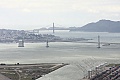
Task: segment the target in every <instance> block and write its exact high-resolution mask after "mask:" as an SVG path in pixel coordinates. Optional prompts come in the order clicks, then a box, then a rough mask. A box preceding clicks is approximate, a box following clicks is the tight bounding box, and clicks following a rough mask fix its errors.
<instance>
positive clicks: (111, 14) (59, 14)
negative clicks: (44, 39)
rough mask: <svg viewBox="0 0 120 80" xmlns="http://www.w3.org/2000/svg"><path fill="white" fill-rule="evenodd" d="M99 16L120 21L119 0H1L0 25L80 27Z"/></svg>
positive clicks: (7, 27)
mask: <svg viewBox="0 0 120 80" xmlns="http://www.w3.org/2000/svg"><path fill="white" fill-rule="evenodd" d="M100 19H109V20H114V21H116V20H117V21H120V0H0V28H6V29H35V28H36V29H37V28H40V27H48V25H50V24H51V26H52V23H53V22H54V23H55V24H57V25H58V24H59V25H62V26H64V27H73V26H76V27H81V26H83V25H85V24H87V23H90V22H96V21H98V20H100ZM62 26H61V27H62ZM59 27H60V26H59Z"/></svg>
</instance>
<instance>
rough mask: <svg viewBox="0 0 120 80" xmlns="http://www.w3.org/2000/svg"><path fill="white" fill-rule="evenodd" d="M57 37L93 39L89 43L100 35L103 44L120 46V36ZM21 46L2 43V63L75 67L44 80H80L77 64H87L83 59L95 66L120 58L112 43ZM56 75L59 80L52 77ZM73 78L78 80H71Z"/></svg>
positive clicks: (66, 34)
mask: <svg viewBox="0 0 120 80" xmlns="http://www.w3.org/2000/svg"><path fill="white" fill-rule="evenodd" d="M40 33H46V34H49V33H50V34H52V31H41V32H40ZM55 35H56V36H60V37H64V38H66V37H67V38H85V39H93V40H89V42H97V36H98V35H100V37H101V42H106V43H108V42H109V43H120V33H105V32H104V33H102V32H94V33H93V32H69V31H56V32H55ZM17 46H18V44H17V43H5V44H3V43H1V44H0V63H13V64H15V63H18V62H19V63H70V64H71V66H69V67H64V69H60V70H58V72H57V71H55V73H54V74H53V75H48V77H47V78H45V79H44V77H43V79H42V78H41V79H40V80H49V79H51V80H60V79H61V76H63V74H64V77H63V79H62V80H73V79H74V80H78V78H79V77H82V76H83V74H82V72H80V71H79V69H78V68H77V67H76V66H75V65H76V64H83V60H86V61H88V62H92V61H94V62H92V63H93V64H94V63H95V62H96V63H95V64H99V63H100V62H105V61H114V60H115V59H119V58H120V44H111V45H110V46H102V45H101V48H100V49H98V48H97V44H96V43H79V42H50V43H49V46H50V47H49V48H46V47H45V46H46V43H25V47H23V48H20V47H17ZM116 61H117V60H116ZM63 70H64V71H63ZM70 73H72V74H70ZM78 73H79V74H78ZM57 74H59V75H57ZM56 75H57V77H54V78H53V77H51V76H56ZM80 75H81V76H80ZM46 76H47V75H46ZM46 76H45V77H46ZM68 76H69V78H68ZM70 76H74V77H72V78H71V77H70Z"/></svg>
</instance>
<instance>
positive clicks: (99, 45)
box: [97, 35, 100, 48]
mask: <svg viewBox="0 0 120 80" xmlns="http://www.w3.org/2000/svg"><path fill="white" fill-rule="evenodd" d="M97 48H100V36H99V35H98V47H97Z"/></svg>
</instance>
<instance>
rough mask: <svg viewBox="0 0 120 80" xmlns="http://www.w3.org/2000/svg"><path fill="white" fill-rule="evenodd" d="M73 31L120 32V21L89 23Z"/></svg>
mask: <svg viewBox="0 0 120 80" xmlns="http://www.w3.org/2000/svg"><path fill="white" fill-rule="evenodd" d="M71 31H86V32H117V33H118V32H120V21H111V20H99V21H98V22H92V23H88V24H86V25H84V26H82V27H78V28H76V29H73V30H71Z"/></svg>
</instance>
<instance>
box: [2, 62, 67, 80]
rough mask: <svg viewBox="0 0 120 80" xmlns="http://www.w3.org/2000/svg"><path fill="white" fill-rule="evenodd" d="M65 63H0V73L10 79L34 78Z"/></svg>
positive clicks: (26, 79) (34, 79) (32, 79)
mask: <svg viewBox="0 0 120 80" xmlns="http://www.w3.org/2000/svg"><path fill="white" fill-rule="evenodd" d="M66 65H69V64H67V63H36V64H20V63H17V64H3V63H2V64H1V65H0V74H2V75H4V76H6V77H8V78H9V79H11V80H36V79H38V78H41V77H42V76H43V75H46V74H49V73H51V72H53V71H55V70H57V69H59V68H61V67H64V66H66Z"/></svg>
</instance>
